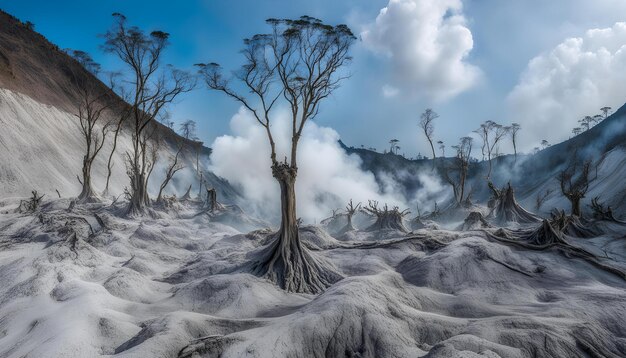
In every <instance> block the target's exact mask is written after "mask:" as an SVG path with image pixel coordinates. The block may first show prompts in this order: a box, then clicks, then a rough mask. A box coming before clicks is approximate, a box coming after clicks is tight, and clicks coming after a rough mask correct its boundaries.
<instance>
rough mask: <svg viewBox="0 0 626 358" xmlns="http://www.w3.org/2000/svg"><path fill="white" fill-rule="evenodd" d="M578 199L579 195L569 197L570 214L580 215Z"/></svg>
mask: <svg viewBox="0 0 626 358" xmlns="http://www.w3.org/2000/svg"><path fill="white" fill-rule="evenodd" d="M580 199H581V198H579V197H572V198H570V202H571V204H572V215H573V216H578V217H580V213H581V211H580Z"/></svg>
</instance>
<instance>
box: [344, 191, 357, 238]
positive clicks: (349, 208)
mask: <svg viewBox="0 0 626 358" xmlns="http://www.w3.org/2000/svg"><path fill="white" fill-rule="evenodd" d="M360 208H361V203H358V204H356V205H354V203H353V202H352V199H350V202H348V205H346V218H347V219H348V222H347V223H346V226H344V227H343V229H341V230H340V233H346V232H348V231H352V230H355V228H354V225H353V224H352V217H353V216H354V214H356V212H357V211H359V209H360Z"/></svg>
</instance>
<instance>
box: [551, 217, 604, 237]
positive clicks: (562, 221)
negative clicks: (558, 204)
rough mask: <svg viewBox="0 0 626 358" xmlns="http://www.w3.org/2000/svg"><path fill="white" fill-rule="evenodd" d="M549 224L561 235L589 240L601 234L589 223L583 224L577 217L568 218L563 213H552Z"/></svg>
mask: <svg viewBox="0 0 626 358" xmlns="http://www.w3.org/2000/svg"><path fill="white" fill-rule="evenodd" d="M550 223H551V224H552V226H553V227H555V228H556V229H557V230H559V231H560V232H562V233H563V234H565V235H568V236H572V237H580V238H590V237H596V236H599V235H601V234H602V233H601V232H600V231H599V230H598V229H597V228H594V227H592V226H591V223H588V222H585V223H583V219H581V218H579V217H578V216H568V215H566V214H565V212H564V211H557V212H554V213H552V219H551V220H550Z"/></svg>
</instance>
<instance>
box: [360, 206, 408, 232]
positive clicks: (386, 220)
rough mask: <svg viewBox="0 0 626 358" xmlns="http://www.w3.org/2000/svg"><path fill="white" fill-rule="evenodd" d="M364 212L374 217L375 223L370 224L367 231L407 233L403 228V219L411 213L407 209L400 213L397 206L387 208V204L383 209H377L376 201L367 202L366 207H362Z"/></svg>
mask: <svg viewBox="0 0 626 358" xmlns="http://www.w3.org/2000/svg"><path fill="white" fill-rule="evenodd" d="M363 209H365V211H367V212H368V213H370V214H372V215H374V216H376V222H375V223H374V224H372V225H371V226H370V227H369V228H367V231H376V230H397V231H402V232H408V231H409V230H407V228H406V227H405V226H404V217H405V216H407V215H409V214H410V213H411V212H410V211H409V209H404V210H402V211H400V209H399V208H398V207H397V206H394V207H392V208H389V206H387V204H385V205H384V206H383V207H380V208H379V207H378V201H376V200H369V201H368V205H367V207H364V208H363Z"/></svg>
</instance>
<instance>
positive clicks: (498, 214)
mask: <svg viewBox="0 0 626 358" xmlns="http://www.w3.org/2000/svg"><path fill="white" fill-rule="evenodd" d="M488 185H489V188H490V189H491V191H492V193H493V196H492V198H491V199H490V201H489V207H490V208H491V212H490V213H489V218H490V219H492V220H494V222H496V223H497V224H506V223H508V222H515V223H520V224H531V223H536V222H538V221H540V219H539V218H538V217H537V216H535V215H534V214H532V213H530V212H528V211H527V210H526V209H524V208H522V207H521V206H520V205H519V204H518V203H517V200H515V192H514V191H513V187H512V186H511V183H508V184H507V186H506V187H504V188H502V189H498V188H496V187H495V186H494V185H493V183H492V182H491V181H489V182H488Z"/></svg>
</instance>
